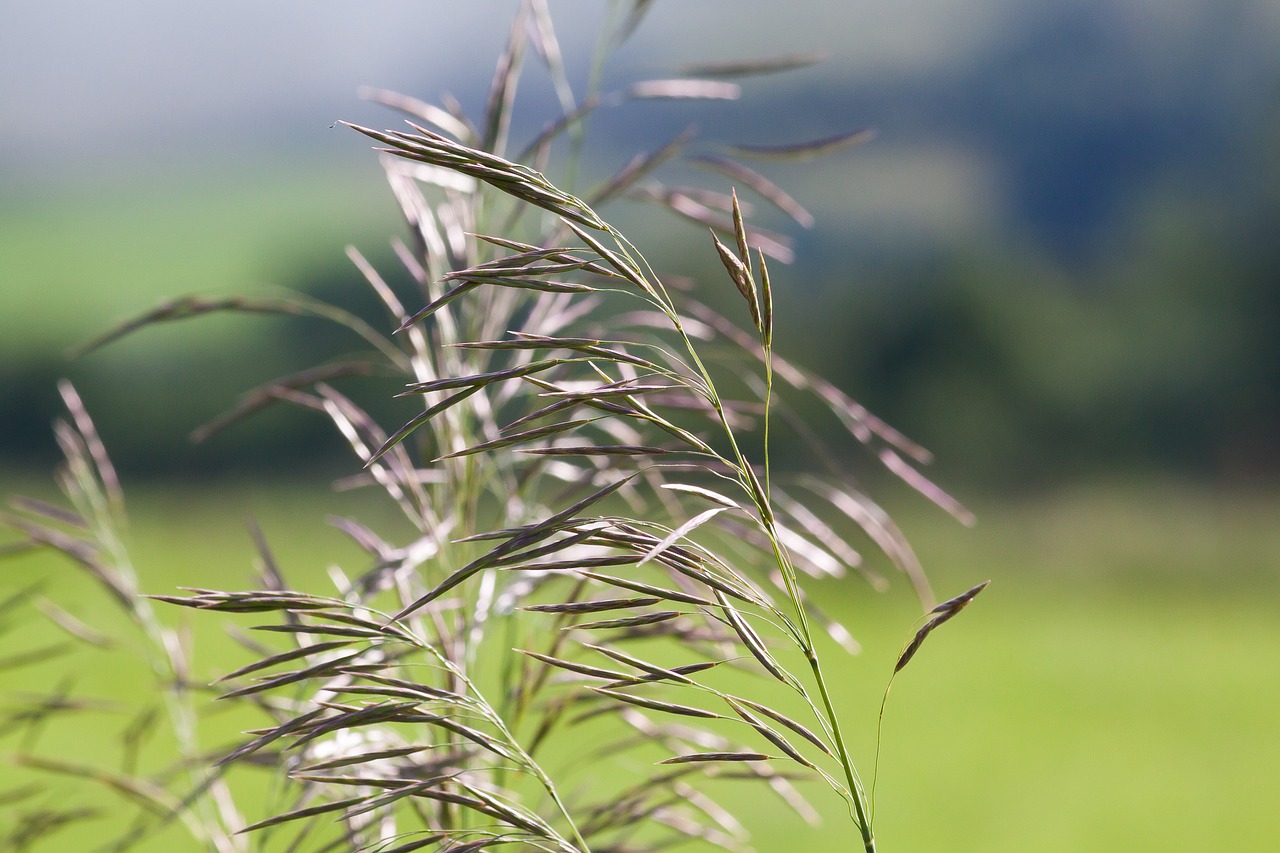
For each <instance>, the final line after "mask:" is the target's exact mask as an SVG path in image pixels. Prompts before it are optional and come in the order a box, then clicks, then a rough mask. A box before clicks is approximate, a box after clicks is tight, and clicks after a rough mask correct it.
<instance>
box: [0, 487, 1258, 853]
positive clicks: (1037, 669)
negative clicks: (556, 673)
mask: <svg viewBox="0 0 1280 853" xmlns="http://www.w3.org/2000/svg"><path fill="white" fill-rule="evenodd" d="M132 493H133V495H134V501H133V513H134V516H133V518H134V520H133V525H132V533H133V539H134V540H135V544H136V547H135V557H136V560H137V563H138V569H139V572H140V574H141V575H142V578H143V582H144V585H145V587H146V588H147V589H148V590H149V591H155V592H168V591H172V588H173V586H174V585H175V584H178V583H182V584H186V585H200V584H208V585H221V586H223V587H224V588H239V587H241V586H243V585H244V584H246V583H247V582H248V581H247V579H248V576H249V572H250V571H251V567H252V561H253V553H254V552H253V548H252V544H251V543H250V541H249V538H248V536H247V534H245V533H244V526H243V519H244V516H245V514H246V513H252V514H253V515H254V516H255V517H256V518H257V519H258V520H259V522H260V523H261V525H262V526H263V528H264V530H265V532H266V533H267V535H268V537H269V538H270V540H271V542H272V545H273V548H274V550H275V552H276V556H277V558H278V559H279V561H280V563H281V566H282V568H283V569H284V571H285V572H286V575H287V576H288V577H289V579H290V581H291V582H296V583H297V584H299V585H302V586H310V587H318V588H323V585H324V583H325V580H324V577H323V576H324V572H325V569H326V567H327V565H328V564H329V562H330V561H337V562H338V563H340V564H341V563H343V561H344V560H356V559H357V555H356V551H355V549H353V548H347V547H346V546H344V544H343V542H342V537H341V536H340V535H339V534H337V533H336V532H334V531H328V530H326V529H325V528H324V527H323V525H322V523H321V522H320V521H319V520H318V519H319V518H320V517H321V516H322V514H323V512H324V511H328V510H341V509H349V507H345V508H344V507H341V506H340V505H339V504H340V503H341V502H342V501H343V500H346V499H343V498H334V497H333V496H330V495H328V494H327V493H326V492H325V490H324V489H323V487H320V486H317V487H306V488H303V487H300V486H273V487H270V488H261V487H258V488H257V489H256V490H251V489H248V488H231V487H222V488H209V489H204V490H201V489H191V490H183V491H174V490H169V489H154V488H152V489H147V488H142V489H139V488H134V489H132ZM1277 503H1278V501H1277V498H1276V497H1275V496H1274V495H1263V494H1254V495H1240V494H1220V493H1214V492H1210V491H1208V490H1198V491H1196V490H1186V489H1182V490H1179V489H1167V488H1165V489H1156V488H1138V487H1121V486H1110V487H1105V488H1096V489H1089V490H1085V489H1081V490H1078V491H1076V492H1074V493H1065V494H1061V495H1058V496H1056V497H1051V498H1041V499H1036V500H1032V501H1025V502H1018V503H1007V504H1004V505H996V506H991V507H987V508H985V509H983V510H982V511H981V522H980V524H979V526H978V528H977V529H975V530H972V531H964V530H960V529H959V528H957V527H954V526H952V525H951V524H948V523H947V522H946V521H945V520H944V519H941V518H940V517H938V516H936V515H934V514H920V513H914V512H911V511H910V510H909V509H908V510H907V514H906V515H903V514H902V513H901V512H900V513H899V517H900V518H901V519H902V523H903V525H904V526H905V527H906V529H907V530H908V533H911V534H914V537H915V541H916V543H917V546H918V548H919V550H920V552H921V554H922V557H923V558H924V560H925V562H926V566H927V567H928V568H930V569H931V570H932V571H933V573H934V577H935V580H936V582H937V586H938V588H939V590H940V592H942V593H943V594H948V593H950V592H952V591H953V590H952V586H953V585H954V584H955V583H964V582H967V581H968V580H970V579H973V578H980V577H981V578H985V577H991V578H993V579H994V583H993V586H992V588H991V589H990V590H989V591H988V592H987V593H986V594H985V595H984V596H983V597H982V598H981V599H980V600H979V601H978V602H976V603H975V604H974V606H973V609H972V611H971V612H968V613H966V615H965V618H963V619H960V620H957V621H956V622H955V623H954V624H949V625H947V626H944V627H943V628H942V629H940V630H942V631H945V632H946V633H947V636H946V638H945V641H944V642H933V643H931V644H929V645H927V646H926V648H924V649H923V650H922V652H921V653H920V655H919V656H918V658H917V660H915V661H913V662H912V664H911V667H909V668H908V669H907V670H906V671H904V673H903V675H902V677H901V678H900V679H899V680H898V681H897V683H896V684H895V687H894V690H893V693H892V695H891V697H890V700H889V706H888V713H887V716H886V722H885V729H884V740H883V750H884V760H883V762H882V775H881V778H880V780H879V785H878V788H877V794H878V796H877V799H878V801H879V802H880V803H881V804H882V807H881V808H880V809H879V810H878V811H877V814H876V818H877V829H878V831H877V834H878V836H879V838H880V839H881V843H882V844H883V845H884V846H885V848H886V849H894V850H939V851H941V850H975V851H976V850H980V851H984V853H1002V852H1003V851H1009V853H1014V851H1018V853H1025V851H1028V850H1034V851H1037V853H1041V851H1046V853H1056V851H1062V853H1067V851H1079V850H1085V849H1088V850H1106V851H1147V850H1150V851H1165V850H1174V849H1224V850H1242V851H1243V850H1265V849H1268V846H1267V845H1268V844H1269V843H1270V841H1271V840H1272V838H1273V834H1272V827H1271V824H1270V818H1269V817H1268V816H1269V814H1270V813H1271V807H1270V796H1271V792H1273V791H1274V789H1275V784H1276V781H1277V770H1276V768H1277V767H1280V740H1277V738H1276V737H1275V732H1274V725H1275V720H1274V709H1275V708H1277V707H1280V682H1277V680H1276V679H1275V678H1274V675H1273V672H1272V670H1273V667H1272V666H1271V665H1270V662H1272V661H1274V660H1276V659H1277V657H1278V656H1280V623H1278V622H1277V621H1276V619H1275V618H1274V616H1275V610H1274V602H1275V601H1276V595H1277V592H1278V587H1280V577H1277V575H1276V572H1275V566H1276V564H1277V555H1280V542H1278V541H1277V539H1278V538H1280V534H1277V532H1276V530H1275V525H1274V524H1272V523H1271V522H1270V520H1271V519H1274V517H1275V511H1276V508H1277ZM363 511H365V513H366V517H368V511H367V507H366V508H364V510H363ZM346 567H347V568H356V567H358V563H352V564H350V565H347V566H346ZM5 568H6V571H5V573H4V574H3V576H2V578H0V587H2V588H3V590H5V591H6V592H7V591H9V590H12V589H14V588H17V587H20V586H22V585H25V584H27V583H29V582H31V581H32V580H34V579H36V578H38V577H43V578H45V579H46V582H47V583H48V584H50V586H51V588H53V589H56V590H57V593H58V597H59V599H60V600H62V601H64V602H66V606H67V607H68V609H71V610H72V611H73V612H76V613H78V614H80V615H82V616H93V617H94V619H95V624H100V620H99V619H98V614H100V613H101V612H102V610H103V608H104V607H105V605H104V603H103V601H102V598H101V596H99V595H97V594H96V593H95V592H94V591H93V590H91V589H89V588H87V587H84V586H74V584H80V583H81V581H79V580H78V576H77V575H75V573H73V571H72V570H71V569H70V568H69V567H66V566H63V565H61V564H60V563H58V562H57V561H56V560H55V559H54V558H52V557H49V556H40V557H28V558H22V559H20V560H19V561H17V562H11V563H9V564H7V565H6V566H5ZM72 578H76V580H74V581H72V580H71V579H72ZM953 579H954V583H953ZM68 584H72V585H73V588H69V587H68ZM830 589H831V594H832V599H830V600H828V601H827V602H826V604H827V607H828V608H829V609H831V610H832V611H834V614H833V615H837V616H843V617H844V618H845V619H846V620H847V623H848V624H849V625H850V627H851V628H852V629H853V630H854V631H855V633H856V634H857V636H858V639H859V640H860V641H861V642H862V643H863V645H864V652H863V654H862V655H861V656H860V657H854V658H841V657H832V658H831V661H832V666H833V667H834V668H835V672H836V675H835V678H834V681H835V682H836V683H837V685H838V688H837V689H838V691H839V693H841V694H842V695H841V696H838V697H837V698H838V700H839V701H841V703H842V705H843V707H846V708H848V709H849V713H850V715H851V717H852V719H851V723H852V726H851V728H852V731H853V732H854V733H855V738H854V748H855V750H856V752H857V753H858V755H859V757H860V758H861V760H862V762H863V763H864V764H867V757H868V756H870V754H871V750H872V749H873V748H874V744H873V742H872V740H871V735H872V732H873V730H874V726H873V723H874V719H875V714H876V712H877V710H878V708H877V703H878V697H879V692H880V690H881V688H882V686H883V683H884V680H885V678H886V677H887V675H888V672H889V670H890V668H891V666H892V661H893V658H894V656H895V655H896V653H897V651H898V648H899V647H900V645H901V643H902V642H903V640H904V639H905V638H906V637H905V632H904V631H903V626H904V625H906V624H907V623H908V622H909V621H910V619H911V618H912V617H913V615H914V613H915V612H917V610H916V606H915V604H914V601H913V600H912V599H911V598H910V596H909V595H908V593H907V591H906V590H905V588H903V587H902V586H901V585H899V586H897V587H895V589H894V590H893V591H892V592H890V593H889V594H888V596H887V600H886V599H885V598H883V597H881V596H878V595H877V594H874V593H870V592H867V591H866V590H865V588H863V587H861V586H859V585H857V584H856V583H851V584H849V585H848V586H847V587H846V588H837V587H834V586H833V587H831V588H830ZM837 589H839V593H838V598H839V600H838V601H837V600H836V597H837V592H836V591H837ZM956 591H958V590H956ZM166 615H167V616H168V617H169V618H171V619H173V620H175V621H176V620H177V619H178V618H179V614H178V613H177V612H176V610H175V611H174V612H168V611H166ZM192 621H193V626H194V628H195V630H196V638H197V649H198V652H197V660H198V661H199V662H200V665H201V667H202V668H203V669H204V671H205V672H206V673H208V674H216V673H219V672H222V671H225V670H227V669H230V668H232V667H233V666H235V665H237V664H238V663H242V662H243V654H242V653H237V652H236V651H235V650H234V647H233V646H232V645H231V644H230V643H227V642H225V641H223V640H221V639H220V638H219V637H218V631H220V630H221V629H220V627H218V626H215V625H214V623H215V622H216V621H217V620H213V619H208V620H202V619H199V618H196V619H194V620H192ZM31 627H32V629H33V630H35V628H34V625H33V626H31ZM55 635H56V631H55V630H53V629H49V630H47V631H45V630H41V631H40V634H39V637H40V638H48V639H52V638H53V637H54V636H55ZM13 636H14V635H13V634H9V635H7V636H6V638H5V643H6V647H11V646H12V645H13V643H14V642H15V641H14V640H13ZM36 642H43V639H38V640H36ZM24 643H25V640H24ZM7 653H8V648H6V654H7ZM95 655H98V657H95ZM107 659H108V656H106V655H101V653H97V652H93V651H85V652H83V653H81V654H80V656H79V657H78V658H77V659H76V660H75V661H72V662H70V663H71V664H73V665H74V667H75V668H76V669H77V670H78V674H77V676H76V680H75V682H74V684H75V687H74V689H75V692H76V693H77V694H80V695H90V696H102V697H106V698H114V699H116V700H120V701H124V700H133V699H135V698H136V696H135V695H134V691H135V689H136V688H135V685H136V683H137V682H136V680H135V679H137V678H139V677H140V673H141V672H142V669H141V668H139V669H138V672H132V671H131V670H126V669H119V668H118V667H119V666H120V665H119V664H118V663H112V664H111V666H110V667H108V668H103V667H102V666H101V664H100V662H101V661H105V660H107ZM47 667H48V669H49V670H50V671H51V672H52V673H54V675H51V676H50V677H49V678H42V679H39V684H31V683H29V680H30V679H31V678H32V676H31V674H30V672H29V671H28V670H17V671H14V672H10V673H6V674H5V675H4V676H3V684H2V686H3V688H4V689H5V690H6V691H8V690H12V689H14V688H25V687H28V686H40V685H41V684H42V685H45V686H47V685H48V683H50V681H54V682H56V681H57V680H58V678H60V677H61V675H60V673H61V672H63V671H64V670H65V669H67V668H68V666H67V665H66V664H64V663H63V662H60V661H56V662H52V663H50V664H48V665H47ZM88 719H90V718H89V717H82V718H79V719H75V720H70V721H69V723H70V724H68V725H62V726H52V727H50V729H49V730H48V731H46V732H45V733H44V734H43V735H42V736H41V739H40V740H39V744H40V745H41V748H42V751H43V753H44V754H49V755H59V756H62V757H64V758H76V759H77V760H84V761H86V762H94V761H97V760H104V759H105V760H107V761H108V763H109V760H110V758H111V755H112V750H113V749H114V748H115V747H114V742H115V740H116V739H117V737H118V733H119V731H120V730H121V729H123V728H124V726H125V725H126V724H127V717H126V716H124V715H118V716H114V717H113V716H111V715H107V716H106V717H103V718H101V719H102V720H103V722H102V723H101V728H100V729H90V728H85V727H83V725H84V721H85V720H88ZM234 722H235V721H234V720H232V719H228V718H226V717H222V718H219V717H217V716H214V717H212V718H211V728H212V730H213V731H215V732H217V733H220V735H222V736H229V735H230V734H231V733H233V732H234V730H235V726H234V725H233V724H234ZM16 738H17V736H16V735H14V734H10V735H7V736H6V737H5V738H4V741H3V744H2V747H3V750H4V751H5V752H12V751H14V750H15V749H16V747H17V745H18V744H17V739H16ZM217 742H220V741H217ZM867 766H869V764H868V765H867ZM240 772H241V774H242V777H243V778H246V779H247V778H252V771H240ZM6 787H7V786H6ZM751 787H752V786H744V787H739V788H730V789H727V790H729V791H731V792H733V793H730V794H728V795H726V797H725V799H726V800H727V801H728V804H730V805H733V804H734V803H735V802H737V803H744V804H746V805H747V806H748V807H747V808H743V809H740V810H739V811H740V813H742V814H745V815H748V816H751V815H761V816H762V817H761V818H760V819H758V820H756V821H754V822H753V823H750V822H749V824H748V828H749V829H751V830H752V832H753V834H754V836H755V843H756V846H757V848H758V849H761V850H779V851H781V850H815V851H816V850H826V849H837V847H838V846H839V841H840V839H841V834H842V833H844V832H847V831H848V828H847V826H845V825H844V824H843V822H842V821H840V820H838V819H837V816H836V815H829V816H828V821H827V824H826V826H825V827H823V828H819V829H816V830H809V829H807V828H806V827H804V826H803V825H802V824H800V823H799V822H798V820H797V819H796V818H795V817H794V816H793V815H790V814H788V813H785V812H784V811H782V810H779V809H777V808H776V807H775V806H774V804H773V802H772V801H771V800H770V799H769V795H768V792H767V791H763V790H760V791H757V790H750V788H751ZM114 802H115V801H114V800H112V799H110V798H107V797H104V798H103V800H102V801H101V803H102V804H110V803H114ZM757 803H758V807H754V808H753V807H751V806H755V805H756V804H757ZM119 819H120V818H119V817H117V818H115V820H116V821H117V823H116V824H114V825H117V826H118V825H119V824H118V820H119ZM95 823H96V824H98V826H97V827H96V828H91V826H90V825H86V826H85V827H83V828H81V829H77V830H76V832H77V833H78V832H81V831H84V830H88V831H89V832H90V834H89V835H77V834H73V833H72V832H71V831H68V834H67V835H65V836H64V837H63V842H64V843H65V844H69V845H71V846H69V847H67V848H66V849H79V848H78V847H77V846H76V843H78V842H76V839H78V838H81V839H87V838H92V837H95V836H94V833H95V832H97V831H100V830H101V828H102V827H103V826H106V825H109V824H111V823H112V820H111V819H104V820H103V821H99V822H95ZM180 837H181V836H180V835H179V836H175V838H180ZM147 849H149V850H150V849H156V850H159V849H165V848H163V846H161V847H148V848H147Z"/></svg>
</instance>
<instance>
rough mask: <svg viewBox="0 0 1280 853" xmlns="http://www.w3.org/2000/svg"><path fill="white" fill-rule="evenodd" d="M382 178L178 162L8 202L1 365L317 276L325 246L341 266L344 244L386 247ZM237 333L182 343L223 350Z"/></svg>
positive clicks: (208, 332) (2, 249)
mask: <svg viewBox="0 0 1280 853" xmlns="http://www.w3.org/2000/svg"><path fill="white" fill-rule="evenodd" d="M334 132H335V133H336V131H334ZM366 165H367V164H366ZM317 172H321V173H323V174H324V175H325V176H326V180H324V181H317V180H316V179H315V175H316V173H317ZM376 175H377V171H376V169H373V168H370V169H368V170H367V171H364V170H359V169H347V170H345V171H340V172H335V170H334V169H332V168H331V167H328V166H327V164H325V163H324V161H322V160H320V159H319V158H314V159H308V158H305V157H304V158H299V159H297V160H290V161H287V162H284V163H273V162H270V161H269V160H268V161H267V162H260V163H259V164H258V165H257V166H255V167H254V168H253V169H251V170H249V171H246V169H245V168H244V166H243V164H240V165H239V166H235V165H233V164H213V165H210V164H203V165H202V168H200V169H197V170H192V169H190V168H189V167H187V168H182V167H181V166H180V165H179V164H176V163H175V164H174V165H172V166H171V167H170V168H169V169H168V170H165V169H157V170H155V171H154V172H146V173H142V174H139V175H131V176H129V177H127V178H115V179H106V178H104V179H103V180H102V181H100V182H98V183H97V184H95V185H91V186H77V187H65V188H61V189H58V188H51V189H47V190H45V191H43V192H42V193H41V194H40V195H38V196H34V197H30V198H20V199H13V198H11V199H7V200H6V201H3V202H0V271H2V273H3V276H4V278H5V279H6V280H7V281H9V282H11V285H7V286H6V287H5V288H4V292H3V293H0V353H4V354H8V355H10V356H18V355H23V354H27V353H31V352H41V353H43V352H48V351H51V350H52V351H53V352H54V353H62V352H65V351H66V350H67V349H68V348H70V347H71V346H73V345H77V344H80V343H82V342H83V341H86V340H88V339H90V338H92V337H93V336H94V335H97V334H98V333H100V332H101V331H102V330H103V329H104V328H105V327H107V326H108V325H110V324H111V323H112V322H114V321H116V320H119V319H121V318H122V317H126V316H129V315H131V314H133V313H136V312H138V311H140V310H142V309H143V308H146V307H148V306H150V305H151V304H153V303H154V302H156V301H158V300H160V299H163V298H168V297H171V296H173V295H174V294H175V293H187V292H201V293H205V294H220V295H227V294H230V293H246V292H253V291H255V290H258V289H260V288H262V287H263V286H265V285H266V284H267V283H269V282H273V281H278V277H279V276H281V275H286V274H291V273H292V272H293V270H294V268H295V267H297V266H302V267H304V268H308V267H311V266H312V265H314V263H315V260H314V258H313V257H311V256H312V255H313V254H314V250H315V247H316V246H317V245H323V246H326V247H328V248H329V249H330V250H331V251H332V257H333V258H335V259H337V258H340V253H341V247H342V245H343V243H344V241H348V240H362V241H363V240H372V239H374V237H375V235H376V237H377V239H378V240H379V241H381V239H382V235H384V234H386V233H387V232H388V231H389V230H390V229H391V228H393V227H394V217H393V216H392V215H391V211H389V210H388V208H387V205H386V203H385V191H384V190H383V189H382V188H381V187H380V186H379V185H378V183H377V181H376ZM15 195H18V193H15ZM243 329H244V326H243V325H240V326H238V327H237V326H236V324H234V323H222V324H203V325H202V326H199V327H197V326H192V327H190V328H188V329H187V330H186V332H185V333H186V334H188V335H196V336H197V337H200V336H203V337H202V338H201V339H204V340H220V341H224V342H225V341H226V340H229V339H234V336H235V335H237V334H242V333H243ZM28 357H30V356H29V355H28Z"/></svg>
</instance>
